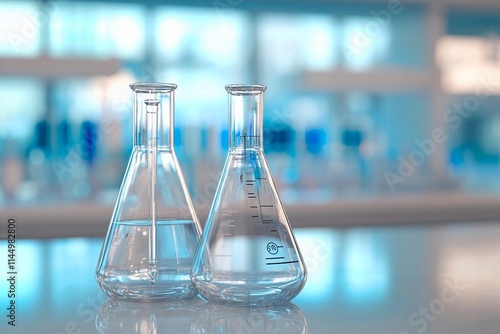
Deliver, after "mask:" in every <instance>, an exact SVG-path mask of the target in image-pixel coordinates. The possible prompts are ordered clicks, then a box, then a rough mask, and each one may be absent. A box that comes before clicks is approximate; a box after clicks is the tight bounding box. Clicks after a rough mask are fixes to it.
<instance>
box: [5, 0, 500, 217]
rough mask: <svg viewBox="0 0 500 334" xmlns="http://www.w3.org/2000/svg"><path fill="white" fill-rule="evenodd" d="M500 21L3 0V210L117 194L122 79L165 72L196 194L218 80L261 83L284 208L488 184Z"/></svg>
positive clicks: (213, 133)
mask: <svg viewBox="0 0 500 334" xmlns="http://www.w3.org/2000/svg"><path fill="white" fill-rule="evenodd" d="M471 3H473V2H472V1H471ZM499 22H500V7H499V6H498V5H495V4H494V3H492V4H490V6H489V7H488V6H484V7H477V8H473V7H467V5H465V7H457V6H453V5H433V4H431V2H428V3H427V2H425V3H423V4H416V3H415V4H412V3H407V2H404V3H399V4H398V3H394V2H385V1H370V2H367V3H363V2H356V3H351V2H349V1H331V2H323V1H313V2H310V1H299V0H297V1H292V2H282V1H270V2H269V1H257V2H254V1H252V2H248V1H225V0H221V1H215V2H213V3H212V2H207V3H205V2H197V1H187V2H180V1H179V2H177V4H165V3H163V2H162V1H147V2H141V1H112V2H111V1H109V2H105V1H86V2H80V1H66V0H65V1H62V0H61V1H56V0H53V1H2V2H0V101H1V103H0V171H1V174H0V175H1V182H0V185H1V187H0V208H3V209H2V210H5V209H7V208H10V207H18V206H22V207H27V208H29V207H40V206H44V205H48V206H50V205H54V203H57V204H58V205H59V204H60V203H63V204H64V203H80V202H91V203H93V202H99V203H101V204H102V203H108V204H109V205H112V204H113V203H114V200H115V198H116V194H117V191H118V188H119V185H120V182H121V179H122V176H123V173H124V170H125V167H126V163H127V160H128V157H129V154H130V151H131V145H132V124H131V123H132V110H131V109H132V105H131V96H132V95H131V91H130V89H129V88H128V84H129V83H131V82H134V81H161V82H173V83H177V84H178V86H179V88H178V90H177V91H176V105H175V116H176V131H175V140H176V151H177V153H178V156H179V159H180V164H181V166H182V167H183V171H184V175H185V177H186V179H187V182H188V185H189V188H190V192H191V195H192V197H193V200H194V202H195V206H197V207H203V208H206V206H207V205H208V204H209V202H210V199H211V198H208V199H207V196H208V197H210V195H212V196H213V190H207V185H211V184H212V183H214V182H215V183H216V182H217V180H218V175H219V173H220V171H221V169H222V165H223V162H224V158H225V154H226V149H227V131H226V127H227V105H226V102H227V98H226V92H225V90H224V85H225V84H228V83H261V84H266V85H267V86H268V90H267V91H266V100H265V120H264V123H265V131H264V132H265V152H266V155H267V158H268V160H269V163H270V166H271V170H272V172H273V175H274V177H275V182H276V184H277V186H278V189H279V191H280V194H281V197H282V199H283V201H284V202H285V203H286V204H287V205H294V204H297V203H301V204H303V203H311V204H317V203H330V202H332V201H335V200H337V199H346V198H347V199H350V200H354V201H357V200H358V199H360V198H367V197H369V198H381V197H387V196H400V195H407V194H421V195H426V194H428V193H449V192H474V193H492V192H493V193H494V192H498V190H500V165H499V155H500V145H499V142H500V109H499V108H498V105H499V102H500V98H499V95H500V39H499V38H498V34H499V33H500V23H499ZM81 62H84V65H81V64H82V63H81ZM436 131H437V132H436ZM436 133H437V134H436Z"/></svg>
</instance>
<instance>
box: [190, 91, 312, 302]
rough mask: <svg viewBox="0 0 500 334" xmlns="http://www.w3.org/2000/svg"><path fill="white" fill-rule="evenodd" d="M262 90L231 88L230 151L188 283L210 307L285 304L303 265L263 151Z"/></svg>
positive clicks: (303, 270) (300, 277)
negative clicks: (191, 282) (217, 305)
mask: <svg viewBox="0 0 500 334" xmlns="http://www.w3.org/2000/svg"><path fill="white" fill-rule="evenodd" d="M265 89H266V87H265V86H261V85H229V86H226V90H227V91H228V93H229V154H228V156H227V159H226V163H225V166H224V170H223V172H222V175H221V179H220V181H219V185H218V188H217V192H216V194H215V198H214V201H213V203H212V207H211V210H210V213H209V216H208V219H207V223H206V225H205V228H204V232H203V236H202V240H201V243H200V246H199V247H198V250H197V252H196V255H195V259H194V262H193V270H192V273H191V278H192V280H193V282H194V284H195V286H196V288H197V289H198V292H199V293H200V294H201V295H202V296H203V297H205V298H206V299H208V300H210V301H214V302H219V303H223V304H232V305H243V306H265V305H277V304H281V303H284V302H286V301H288V300H290V299H292V298H293V297H295V296H296V295H297V294H298V293H299V292H300V290H301V289H302V287H303V286H304V284H305V281H306V268H305V266H304V261H303V260H302V256H301V254H300V251H299V248H298V246H297V243H296V241H295V238H294V235H293V232H292V229H291V227H290V224H289V222H288V218H287V216H286V214H285V211H284V210H283V207H282V205H281V202H280V199H279V197H278V193H277V191H276V187H275V185H274V182H273V180H272V177H271V173H270V171H269V167H268V165H267V162H266V158H265V156H264V152H263V148H262V113H263V97H264V96H263V95H264V91H265Z"/></svg>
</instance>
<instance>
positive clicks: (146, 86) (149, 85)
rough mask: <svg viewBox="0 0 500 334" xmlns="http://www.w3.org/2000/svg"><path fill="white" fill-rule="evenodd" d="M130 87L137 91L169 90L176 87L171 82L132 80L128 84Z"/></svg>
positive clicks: (156, 91) (154, 91) (155, 91)
mask: <svg viewBox="0 0 500 334" xmlns="http://www.w3.org/2000/svg"><path fill="white" fill-rule="evenodd" d="M129 87H130V89H132V90H133V91H134V92H138V93H158V92H171V91H173V90H175V89H176V88H177V85H176V84H173V83H161V82H134V83H132V84H130V85H129Z"/></svg>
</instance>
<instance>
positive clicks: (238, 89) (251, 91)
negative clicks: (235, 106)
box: [226, 84, 267, 95]
mask: <svg viewBox="0 0 500 334" xmlns="http://www.w3.org/2000/svg"><path fill="white" fill-rule="evenodd" d="M266 89H267V87H266V86H265V85H241V84H234V85H227V86H226V90H227V92H228V93H229V94H231V95H256V94H260V93H262V92H264V91H265V90H266Z"/></svg>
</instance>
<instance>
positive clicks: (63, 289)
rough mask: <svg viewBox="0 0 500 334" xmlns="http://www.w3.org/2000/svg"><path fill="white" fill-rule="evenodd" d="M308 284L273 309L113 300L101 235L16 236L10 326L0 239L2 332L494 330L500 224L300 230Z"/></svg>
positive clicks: (394, 333)
mask: <svg viewBox="0 0 500 334" xmlns="http://www.w3.org/2000/svg"><path fill="white" fill-rule="evenodd" d="M295 235H296V238H297V240H298V243H299V246H300V248H301V250H302V254H303V257H304V259H305V262H306V264H307V267H308V271H309V277H308V281H307V284H306V286H305V288H304V290H303V291H302V292H301V293H300V294H299V295H298V296H297V297H296V298H295V299H294V300H293V301H292V303H288V304H285V305H282V306H279V307H267V308H244V307H243V308H242V307H224V306H219V305H214V304H211V303H207V302H204V301H203V300H202V299H199V298H195V299H191V300H188V301H182V302H172V303H154V304H146V305H144V304H136V303H125V302H115V301H112V300H109V299H108V298H106V297H105V296H104V295H103V294H102V293H101V292H100V290H99V288H98V286H97V284H96V282H95V278H94V269H95V265H96V261H97V257H98V255H99V251H100V248H101V244H102V239H98V238H69V239H43V240H36V239H24V240H23V239H21V240H17V242H16V264H15V265H16V268H15V270H16V273H17V274H16V277H15V279H16V285H15V293H16V297H15V307H16V310H15V312H16V319H15V325H16V326H15V327H12V326H10V325H8V323H7V322H8V321H9V319H8V317H7V313H8V312H9V311H8V310H7V307H8V303H9V301H10V300H11V299H9V298H8V296H7V294H8V291H9V289H10V285H9V282H8V281H7V279H8V277H6V276H7V272H8V271H9V270H8V268H7V262H8V256H7V246H6V245H7V242H6V240H1V248H0V251H1V252H0V255H1V259H2V260H1V261H2V262H3V264H2V265H1V266H0V267H1V268H3V269H2V271H3V272H2V275H3V278H2V279H1V282H0V295H1V296H2V297H1V299H0V304H1V308H0V309H1V311H0V312H1V317H0V319H1V323H0V333H30V334H31V333H36V334H76V333H85V334H87V333H176V334H182V333H231V334H233V333H235V334H238V333H313V334H315V333H319V334H321V333H371V334H376V333H383V334H413V333H439V334H447V333H450V334H451V333H453V334H462V333H463V334H469V333H474V334H487V333H499V332H500V316H499V315H500V279H499V277H500V222H491V223H477V222H475V223H456V224H440V225H430V224H426V225H422V226H418V225H406V226H391V227H389V226H386V227H350V228H316V229H307V228H297V229H295Z"/></svg>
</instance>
